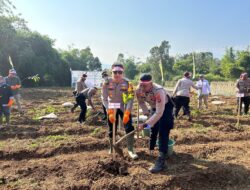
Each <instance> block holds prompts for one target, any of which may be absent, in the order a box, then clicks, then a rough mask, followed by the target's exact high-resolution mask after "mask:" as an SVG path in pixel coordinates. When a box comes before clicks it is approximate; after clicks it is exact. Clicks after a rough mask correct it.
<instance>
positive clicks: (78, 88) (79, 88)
mask: <svg viewBox="0 0 250 190" xmlns="http://www.w3.org/2000/svg"><path fill="white" fill-rule="evenodd" d="M86 79H87V74H82V76H81V78H80V79H79V80H78V81H77V82H76V87H75V91H74V92H73V95H74V96H75V97H77V96H78V94H79V93H81V92H82V91H83V90H84V89H86V88H88V86H87V85H86V83H85V81H86ZM77 107H78V104H77V101H76V103H75V104H74V106H73V107H72V108H71V112H72V113H73V112H74V111H75V109H76V108H77Z"/></svg>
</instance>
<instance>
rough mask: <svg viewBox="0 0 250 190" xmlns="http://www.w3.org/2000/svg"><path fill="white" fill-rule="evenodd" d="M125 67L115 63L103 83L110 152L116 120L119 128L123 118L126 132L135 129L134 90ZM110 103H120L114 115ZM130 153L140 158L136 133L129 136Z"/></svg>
mask: <svg viewBox="0 0 250 190" xmlns="http://www.w3.org/2000/svg"><path fill="white" fill-rule="evenodd" d="M123 73H124V67H123V65H122V64H119V63H114V64H113V65H112V77H111V78H107V79H106V81H105V82H104V83H103V85H102V96H103V104H104V106H105V108H106V110H107V113H108V126H109V140H110V141H109V142H110V153H111V150H112V149H111V144H112V130H113V126H112V125H113V123H114V122H115V121H116V123H115V126H116V130H117V125H118V117H119V116H120V117H121V118H122V120H123V124H124V126H125V131H126V133H129V132H131V131H133V130H134V127H133V125H132V118H131V110H132V106H133V100H134V92H133V86H132V84H131V83H130V82H129V81H128V80H127V79H125V78H124V77H123ZM109 103H118V104H120V108H119V109H117V110H116V115H114V109H113V108H109ZM127 146H128V154H129V156H130V157H131V158H132V159H136V158H138V156H137V154H136V153H135V152H134V150H133V147H134V135H130V136H128V137H127Z"/></svg>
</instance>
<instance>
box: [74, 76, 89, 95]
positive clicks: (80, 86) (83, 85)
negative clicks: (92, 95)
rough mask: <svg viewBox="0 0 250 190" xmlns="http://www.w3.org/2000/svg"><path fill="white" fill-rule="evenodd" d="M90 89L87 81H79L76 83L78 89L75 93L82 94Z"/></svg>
mask: <svg viewBox="0 0 250 190" xmlns="http://www.w3.org/2000/svg"><path fill="white" fill-rule="evenodd" d="M86 88H88V87H87V85H86V83H85V81H82V80H81V79H79V80H78V81H77V82H76V88H75V91H77V93H80V92H81V91H83V90H84V89H86Z"/></svg>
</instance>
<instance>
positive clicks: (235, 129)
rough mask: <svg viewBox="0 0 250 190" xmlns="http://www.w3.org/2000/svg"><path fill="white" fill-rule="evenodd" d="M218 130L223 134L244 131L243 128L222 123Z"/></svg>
mask: <svg viewBox="0 0 250 190" xmlns="http://www.w3.org/2000/svg"><path fill="white" fill-rule="evenodd" d="M218 129H219V130H220V131H223V132H242V131H244V129H243V128H240V127H236V126H234V125H232V124H225V123H222V124H221V125H219V126H218Z"/></svg>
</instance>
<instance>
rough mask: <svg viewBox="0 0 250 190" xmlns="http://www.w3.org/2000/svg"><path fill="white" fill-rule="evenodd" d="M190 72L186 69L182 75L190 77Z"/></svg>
mask: <svg viewBox="0 0 250 190" xmlns="http://www.w3.org/2000/svg"><path fill="white" fill-rule="evenodd" d="M190 74H191V73H190V72H188V71H186V72H185V73H184V74H183V75H184V76H185V77H190Z"/></svg>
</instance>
